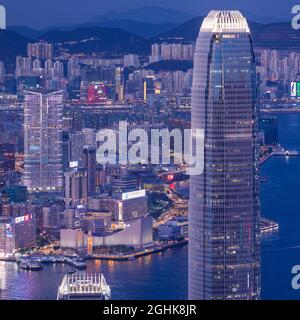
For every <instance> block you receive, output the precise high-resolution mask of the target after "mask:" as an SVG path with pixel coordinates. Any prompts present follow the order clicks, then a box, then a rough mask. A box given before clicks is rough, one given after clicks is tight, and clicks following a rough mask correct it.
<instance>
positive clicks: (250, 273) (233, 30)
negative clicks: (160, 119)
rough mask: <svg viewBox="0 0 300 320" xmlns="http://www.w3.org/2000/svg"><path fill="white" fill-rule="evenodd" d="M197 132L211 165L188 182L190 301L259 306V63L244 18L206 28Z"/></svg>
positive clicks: (228, 16)
mask: <svg viewBox="0 0 300 320" xmlns="http://www.w3.org/2000/svg"><path fill="white" fill-rule="evenodd" d="M192 128H194V129H195V128H197V129H203V130H204V133H205V141H204V150H203V152H204V159H205V160H204V171H203V173H202V174H200V175H194V176H191V180H190V204H189V299H195V300H202V299H203V300H244V299H245V300H246V299H247V300H248V299H249V300H250V299H259V298H260V208H259V172H258V171H259V155H258V147H257V132H258V129H257V107H256V71H255V56H254V51H253V45H252V40H251V34H250V30H249V27H248V24H247V21H246V19H245V18H244V17H243V16H242V15H241V13H240V12H238V11H211V12H210V13H209V15H208V16H207V17H206V18H205V19H204V21H203V24H202V26H201V29H200V32H199V36H198V39H197V44H196V53H195V59H194V78H193V87H192Z"/></svg>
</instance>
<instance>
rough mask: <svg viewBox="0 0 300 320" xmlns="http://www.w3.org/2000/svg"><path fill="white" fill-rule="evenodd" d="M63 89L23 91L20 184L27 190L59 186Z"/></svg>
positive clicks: (43, 189)
mask: <svg viewBox="0 0 300 320" xmlns="http://www.w3.org/2000/svg"><path fill="white" fill-rule="evenodd" d="M62 101H63V92H62V91H58V92H50V91H45V90H39V91H36V92H35V91H34V92H27V93H26V95H25V105H24V152H25V160H24V185H25V186H27V188H28V190H29V191H55V190H59V189H61V188H62V186H63V173H62V112H63V103H62Z"/></svg>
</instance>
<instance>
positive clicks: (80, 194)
mask: <svg viewBox="0 0 300 320" xmlns="http://www.w3.org/2000/svg"><path fill="white" fill-rule="evenodd" d="M87 172H88V171H87V169H83V168H75V169H73V170H71V171H68V172H66V173H65V199H66V207H67V208H69V206H70V205H71V206H78V205H81V204H82V205H86V204H87V198H88V175H87Z"/></svg>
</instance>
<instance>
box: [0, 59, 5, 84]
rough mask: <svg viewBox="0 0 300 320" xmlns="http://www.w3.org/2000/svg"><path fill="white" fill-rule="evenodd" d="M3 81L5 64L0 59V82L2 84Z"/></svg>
mask: <svg viewBox="0 0 300 320" xmlns="http://www.w3.org/2000/svg"><path fill="white" fill-rule="evenodd" d="M4 81H5V66H4V63H3V62H2V61H0V84H3V83H4Z"/></svg>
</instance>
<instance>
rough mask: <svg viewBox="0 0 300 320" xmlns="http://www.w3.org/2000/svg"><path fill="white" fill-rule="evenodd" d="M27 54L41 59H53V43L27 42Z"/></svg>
mask: <svg viewBox="0 0 300 320" xmlns="http://www.w3.org/2000/svg"><path fill="white" fill-rule="evenodd" d="M27 55H28V57H33V58H38V59H42V60H47V59H53V44H51V43H47V42H44V41H40V42H36V43H28V45H27Z"/></svg>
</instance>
